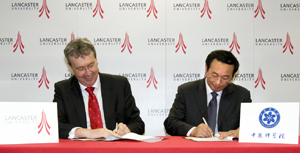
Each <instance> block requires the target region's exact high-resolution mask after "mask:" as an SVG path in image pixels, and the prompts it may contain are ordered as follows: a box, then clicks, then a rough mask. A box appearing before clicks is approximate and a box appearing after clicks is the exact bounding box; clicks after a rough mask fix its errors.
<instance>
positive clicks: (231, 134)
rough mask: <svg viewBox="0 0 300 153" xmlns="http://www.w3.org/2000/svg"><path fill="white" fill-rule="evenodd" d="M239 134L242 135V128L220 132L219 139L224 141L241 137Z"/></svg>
mask: <svg viewBox="0 0 300 153" xmlns="http://www.w3.org/2000/svg"><path fill="white" fill-rule="evenodd" d="M239 133H240V128H238V129H236V130H230V131H228V132H219V134H220V136H219V139H224V138H226V137H236V138H238V137H239Z"/></svg>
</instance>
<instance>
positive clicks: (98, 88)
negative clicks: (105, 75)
mask: <svg viewBox="0 0 300 153" xmlns="http://www.w3.org/2000/svg"><path fill="white" fill-rule="evenodd" d="M78 83H79V86H80V89H81V94H82V97H83V102H84V107H85V114H86V123H87V129H91V124H90V117H89V110H88V108H89V93H88V92H87V91H86V90H85V88H87V87H86V86H84V85H82V84H81V83H80V82H78ZM92 87H94V88H95V89H94V91H93V93H94V94H95V96H96V98H97V100H98V104H99V108H100V113H101V119H102V123H103V128H106V124H105V117H104V110H103V101H102V94H101V85H100V76H99V75H98V77H97V80H96V82H95V84H94V85H93V86H92ZM78 128H81V127H74V128H73V129H72V130H71V131H70V132H69V137H68V138H69V139H72V138H75V130H76V129H78Z"/></svg>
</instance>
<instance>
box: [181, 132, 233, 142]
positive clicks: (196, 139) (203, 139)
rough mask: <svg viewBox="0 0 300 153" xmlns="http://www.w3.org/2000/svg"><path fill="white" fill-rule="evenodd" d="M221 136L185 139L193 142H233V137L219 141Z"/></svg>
mask: <svg viewBox="0 0 300 153" xmlns="http://www.w3.org/2000/svg"><path fill="white" fill-rule="evenodd" d="M219 136H220V135H219V134H218V133H217V134H215V136H213V137H208V138H198V137H185V139H188V140H192V141H233V137H227V138H224V139H219Z"/></svg>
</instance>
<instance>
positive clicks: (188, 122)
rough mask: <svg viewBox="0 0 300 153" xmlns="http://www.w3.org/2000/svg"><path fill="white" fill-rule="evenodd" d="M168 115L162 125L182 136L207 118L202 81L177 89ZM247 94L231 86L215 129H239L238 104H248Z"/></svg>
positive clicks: (220, 107) (223, 101)
mask: <svg viewBox="0 0 300 153" xmlns="http://www.w3.org/2000/svg"><path fill="white" fill-rule="evenodd" d="M177 92H178V93H177V94H176V98H175V101H174V103H173V106H172V108H171V110H170V113H169V116H168V117H167V118H166V120H165V122H164V126H165V129H166V131H167V133H168V134H170V135H180V136H185V135H186V134H187V132H188V131H189V130H190V129H191V128H192V127H196V126H198V125H199V124H200V123H203V120H202V117H204V118H205V119H207V94H206V86H205V79H201V80H197V81H193V82H188V83H185V84H183V85H181V86H179V87H178V91H177ZM251 101H252V100H251V98H250V92H249V91H248V90H247V89H245V88H243V87H241V86H238V85H235V84H233V83H231V84H229V85H228V86H227V87H226V88H225V89H224V90H223V93H222V97H221V100H220V106H219V114H218V130H219V131H228V130H235V129H237V128H238V127H239V121H240V105H241V102H251Z"/></svg>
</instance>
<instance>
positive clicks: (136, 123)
mask: <svg viewBox="0 0 300 153" xmlns="http://www.w3.org/2000/svg"><path fill="white" fill-rule="evenodd" d="M64 54H65V58H66V59H67V61H68V66H69V67H70V70H71V73H72V74H73V76H71V77H70V78H69V79H67V80H63V81H60V82H57V83H56V84H55V85H54V86H55V90H54V92H55V93H54V99H53V102H57V106H58V121H59V138H78V137H86V138H99V137H106V136H107V135H114V136H122V135H125V134H127V133H129V132H134V133H137V134H143V133H144V130H145V125H144V122H143V121H142V119H141V117H140V111H139V109H138V108H137V106H136V104H135V100H134V97H133V96H132V93H131V88H130V84H129V82H128V80H127V79H126V78H125V77H122V76H117V75H110V74H104V73H100V72H99V69H98V61H97V55H96V51H95V48H94V46H93V44H92V43H91V42H90V41H89V40H88V39H86V38H77V39H75V40H72V41H71V42H69V43H68V44H67V46H66V47H65V49H64ZM116 128H117V129H118V130H117V131H113V130H114V129H116Z"/></svg>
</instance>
